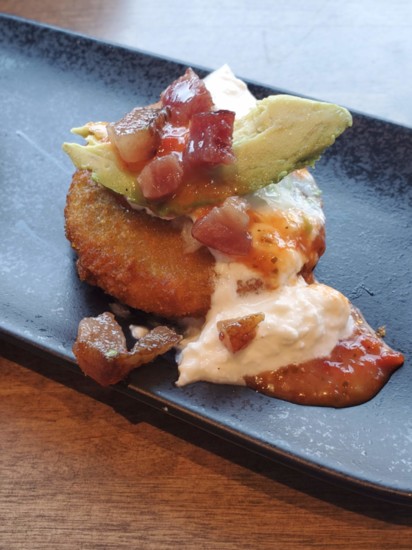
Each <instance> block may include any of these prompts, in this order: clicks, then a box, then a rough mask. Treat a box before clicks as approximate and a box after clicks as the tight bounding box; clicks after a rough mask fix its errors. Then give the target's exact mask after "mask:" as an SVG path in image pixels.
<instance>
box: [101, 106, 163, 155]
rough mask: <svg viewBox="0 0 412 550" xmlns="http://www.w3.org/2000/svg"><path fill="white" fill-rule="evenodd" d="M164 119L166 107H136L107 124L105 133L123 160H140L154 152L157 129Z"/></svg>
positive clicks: (157, 139) (156, 144) (156, 142)
mask: <svg viewBox="0 0 412 550" xmlns="http://www.w3.org/2000/svg"><path fill="white" fill-rule="evenodd" d="M166 119H167V112H166V109H162V108H153V107H136V109H133V110H132V111H131V112H130V113H127V114H126V115H125V116H124V117H123V118H122V119H120V120H119V121H117V122H114V123H111V124H108V125H107V134H108V136H109V139H110V141H111V142H112V143H113V145H115V147H116V148H117V150H118V151H119V155H120V156H121V157H122V159H123V160H124V161H125V162H128V163H137V162H142V161H145V160H148V159H149V158H151V157H152V156H153V155H154V154H155V152H156V148H157V146H158V143H159V130H160V128H161V127H162V126H163V124H164V123H165V121H166Z"/></svg>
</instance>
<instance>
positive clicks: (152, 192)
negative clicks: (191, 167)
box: [137, 153, 183, 200]
mask: <svg viewBox="0 0 412 550" xmlns="http://www.w3.org/2000/svg"><path fill="white" fill-rule="evenodd" d="M182 178H183V167H182V162H181V160H180V159H179V156H178V155H177V154H176V153H169V154H168V155H164V156H162V157H156V158H154V159H153V160H151V161H150V162H149V163H148V164H146V166H145V167H144V168H143V170H142V171H141V172H140V174H139V176H138V178H137V181H138V183H139V185H140V189H141V191H142V193H143V196H144V197H145V198H146V199H148V200H161V199H164V198H166V197H170V196H171V195H173V193H175V192H176V191H177V189H178V188H179V186H180V184H181V183H182Z"/></svg>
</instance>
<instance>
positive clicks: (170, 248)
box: [65, 170, 215, 318]
mask: <svg viewBox="0 0 412 550" xmlns="http://www.w3.org/2000/svg"><path fill="white" fill-rule="evenodd" d="M65 218H66V236H67V238H68V240H69V241H70V243H71V245H72V247H73V249H74V250H75V251H76V253H77V255H78V260H77V270H78V273H79V277H80V279H81V280H83V281H86V282H88V283H89V284H92V285H96V286H99V287H100V288H102V289H103V290H104V291H105V292H107V293H108V294H110V295H111V296H114V297H115V298H117V299H118V300H119V301H121V302H122V303H124V304H127V305H128V306H130V307H133V308H136V309H140V310H143V311H146V312H148V313H154V314H156V315H161V316H165V317H170V318H174V317H184V316H194V317H199V316H202V315H205V314H206V312H207V311H208V309H209V307H210V298H211V294H212V291H213V274H214V271H213V267H214V263H215V261H214V258H213V256H212V255H211V254H210V252H209V251H208V250H207V249H206V248H205V247H202V248H199V249H197V250H196V251H194V252H190V253H188V252H186V251H185V250H186V248H187V243H186V242H185V240H184V239H183V237H182V234H181V228H180V227H177V226H176V225H174V224H173V223H172V222H169V221H166V220H161V219H159V218H154V217H152V216H149V215H148V214H146V213H145V212H144V211H136V210H133V209H132V208H130V207H129V206H128V204H127V203H126V202H124V201H123V199H122V198H120V197H119V196H117V195H116V194H114V193H112V192H111V191H108V190H107V189H105V188H103V187H102V186H100V185H99V184H97V183H95V182H94V181H93V180H92V179H91V177H90V173H89V172H88V171H85V170H83V171H77V172H76V173H75V174H74V177H73V180H72V183H71V186H70V189H69V193H68V196H67V204H66V208H65Z"/></svg>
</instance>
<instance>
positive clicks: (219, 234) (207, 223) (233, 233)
mask: <svg viewBox="0 0 412 550" xmlns="http://www.w3.org/2000/svg"><path fill="white" fill-rule="evenodd" d="M248 222H249V217H248V215H247V214H246V213H245V212H244V211H243V210H242V207H241V206H240V205H239V204H237V203H236V201H234V200H227V201H225V202H224V204H223V205H222V206H220V207H217V206H215V207H214V208H212V209H211V210H210V211H209V212H208V213H207V214H206V215H205V216H203V217H202V218H199V219H198V220H196V221H195V223H194V224H193V227H192V236H193V237H194V238H195V239H196V240H198V241H199V242H201V243H202V244H204V245H205V246H208V247H210V248H213V249H215V250H218V251H219V252H223V253H224V254H230V255H232V256H246V255H247V254H248V253H249V251H250V249H251V247H252V237H251V235H250V233H249V231H248Z"/></svg>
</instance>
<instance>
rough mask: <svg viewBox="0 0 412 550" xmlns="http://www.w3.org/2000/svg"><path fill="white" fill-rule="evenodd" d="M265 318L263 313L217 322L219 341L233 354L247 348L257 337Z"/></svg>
mask: <svg viewBox="0 0 412 550" xmlns="http://www.w3.org/2000/svg"><path fill="white" fill-rule="evenodd" d="M264 318H265V315H264V314H263V313H254V314H252V315H246V316H245V317H238V318H237V319H225V320H224V321H218V322H217V325H216V326H217V330H218V331H219V340H220V341H221V342H222V343H223V345H224V346H225V347H226V348H227V349H228V350H229V351H230V352H231V353H236V352H237V351H240V350H241V349H244V348H246V347H247V346H248V345H249V344H250V343H251V342H252V340H254V338H255V337H256V330H257V326H258V324H259V323H261V322H262V321H263V320H264Z"/></svg>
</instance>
